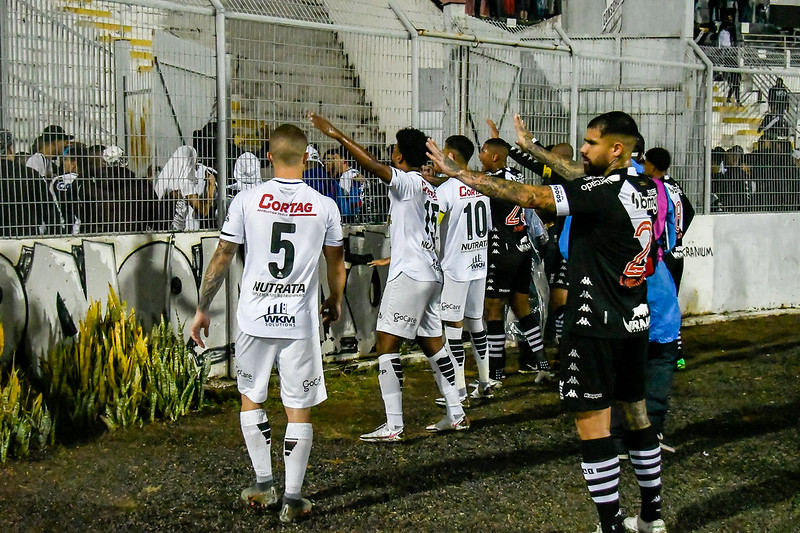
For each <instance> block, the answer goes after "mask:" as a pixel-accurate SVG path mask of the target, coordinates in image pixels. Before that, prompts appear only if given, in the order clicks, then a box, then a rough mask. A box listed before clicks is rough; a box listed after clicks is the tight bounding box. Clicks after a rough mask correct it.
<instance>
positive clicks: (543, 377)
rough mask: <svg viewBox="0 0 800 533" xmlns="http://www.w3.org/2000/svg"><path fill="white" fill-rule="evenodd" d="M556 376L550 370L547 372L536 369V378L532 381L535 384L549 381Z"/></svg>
mask: <svg viewBox="0 0 800 533" xmlns="http://www.w3.org/2000/svg"><path fill="white" fill-rule="evenodd" d="M555 378H556V375H555V374H553V373H552V372H548V371H547V370H538V371H537V373H536V378H535V379H534V380H533V382H534V383H535V384H537V385H539V384H542V383H549V382H551V381H553V380H554V379H555Z"/></svg>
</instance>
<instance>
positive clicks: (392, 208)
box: [389, 168, 442, 283]
mask: <svg viewBox="0 0 800 533" xmlns="http://www.w3.org/2000/svg"><path fill="white" fill-rule="evenodd" d="M389 202H390V205H389V218H390V224H389V239H390V240H391V246H392V259H391V261H390V262H389V281H391V280H393V279H394V278H396V277H397V276H399V275H400V274H401V273H403V274H405V275H406V276H408V277H409V278H411V279H413V280H416V281H438V282H439V283H441V281H442V267H441V265H439V259H438V258H437V257H436V250H435V248H436V227H437V225H438V223H439V205H438V203H437V201H436V191H435V190H434V188H433V186H432V185H431V184H430V183H428V182H427V181H425V179H424V178H423V177H422V174H420V173H419V172H416V171H411V172H404V171H402V170H400V169H397V168H392V181H391V182H390V183H389Z"/></svg>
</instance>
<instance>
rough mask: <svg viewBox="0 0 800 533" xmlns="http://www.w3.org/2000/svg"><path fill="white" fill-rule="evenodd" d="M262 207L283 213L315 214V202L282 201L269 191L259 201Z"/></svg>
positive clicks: (259, 205)
mask: <svg viewBox="0 0 800 533" xmlns="http://www.w3.org/2000/svg"><path fill="white" fill-rule="evenodd" d="M258 207H260V208H261V209H267V210H269V211H273V212H275V213H280V214H282V215H299V216H315V213H314V212H313V211H314V204H313V203H311V202H305V203H302V202H280V201H278V200H276V199H275V197H274V196H272V195H271V194H269V193H267V194H265V195H263V196H262V197H261V201H260V202H259V203H258Z"/></svg>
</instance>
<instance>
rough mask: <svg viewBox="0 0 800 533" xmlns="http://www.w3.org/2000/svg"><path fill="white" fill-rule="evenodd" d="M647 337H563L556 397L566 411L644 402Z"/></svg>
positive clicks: (597, 408) (566, 334) (560, 348)
mask: <svg viewBox="0 0 800 533" xmlns="http://www.w3.org/2000/svg"><path fill="white" fill-rule="evenodd" d="M648 344H649V339H648V336H647V335H639V336H637V337H629V338H625V339H601V338H598V337H586V336H583V335H573V334H569V333H565V334H564V336H563V337H561V343H560V345H559V352H560V353H559V355H560V360H561V371H560V376H559V381H558V395H559V397H560V398H561V400H562V403H563V405H564V407H565V408H566V409H567V410H569V411H599V410H601V409H605V408H607V407H610V406H611V403H612V402H613V401H615V400H616V401H622V402H637V401H640V400H644V392H645V382H646V377H645V376H646V368H647V346H648Z"/></svg>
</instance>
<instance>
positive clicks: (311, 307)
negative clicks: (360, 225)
mask: <svg viewBox="0 0 800 533" xmlns="http://www.w3.org/2000/svg"><path fill="white" fill-rule="evenodd" d="M220 238H221V239H223V240H226V241H230V242H234V243H237V244H241V243H243V242H244V244H245V262H244V273H243V274H242V283H241V293H240V296H239V307H238V310H237V313H236V317H237V320H238V322H239V328H240V329H241V330H242V331H243V332H244V333H247V334H248V335H252V336H255V337H266V338H278V339H303V338H308V337H311V336H314V335H319V315H318V313H319V297H318V294H319V262H320V253H321V252H322V246H323V245H325V246H341V245H342V224H341V215H340V214H339V210H338V209H337V207H336V203H335V202H334V201H333V200H332V199H330V198H327V197H325V196H323V195H321V194H320V193H318V192H317V191H315V190H314V189H312V188H311V187H309V186H308V185H306V184H305V183H303V182H302V181H301V180H284V179H280V178H275V179H272V180H270V181H268V182H266V183H263V184H261V185H259V186H258V187H256V188H254V189H250V190H248V191H242V192H240V193H239V194H237V195H236V196H235V197H234V199H233V201H232V202H231V205H230V207H229V208H228V215H227V217H226V219H225V223H224V224H223V225H222V231H221V235H220Z"/></svg>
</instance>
